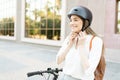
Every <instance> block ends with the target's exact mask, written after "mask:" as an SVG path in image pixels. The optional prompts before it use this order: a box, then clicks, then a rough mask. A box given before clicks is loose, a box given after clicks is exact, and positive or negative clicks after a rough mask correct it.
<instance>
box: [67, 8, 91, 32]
mask: <svg viewBox="0 0 120 80" xmlns="http://www.w3.org/2000/svg"><path fill="white" fill-rule="evenodd" d="M71 15H77V16H79V17H80V18H81V19H82V20H83V27H82V31H84V30H85V29H87V28H88V27H89V26H90V25H91V22H92V12H91V11H90V10H89V9H87V8H85V7H83V6H77V7H74V8H72V9H71V10H70V12H69V13H68V17H69V19H70V17H71Z"/></svg>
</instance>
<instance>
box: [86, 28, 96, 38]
mask: <svg viewBox="0 0 120 80" xmlns="http://www.w3.org/2000/svg"><path fill="white" fill-rule="evenodd" d="M85 31H86V33H87V34H91V35H93V36H98V35H97V34H96V33H95V32H94V31H93V30H92V29H91V28H90V27H88V28H87V29H86V30H85Z"/></svg>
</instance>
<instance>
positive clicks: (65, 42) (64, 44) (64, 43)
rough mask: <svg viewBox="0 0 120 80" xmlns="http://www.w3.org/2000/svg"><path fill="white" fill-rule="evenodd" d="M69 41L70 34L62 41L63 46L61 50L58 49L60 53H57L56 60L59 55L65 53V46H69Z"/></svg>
mask: <svg viewBox="0 0 120 80" xmlns="http://www.w3.org/2000/svg"><path fill="white" fill-rule="evenodd" d="M68 41H69V36H68V37H66V39H65V40H64V42H63V43H62V46H61V48H60V49H59V51H58V53H57V55H56V61H57V59H58V56H59V55H61V54H62V53H63V51H64V50H65V48H66V47H67V44H68Z"/></svg>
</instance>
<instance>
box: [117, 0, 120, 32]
mask: <svg viewBox="0 0 120 80" xmlns="http://www.w3.org/2000/svg"><path fill="white" fill-rule="evenodd" d="M117 6H118V7H117V9H118V10H117V11H118V16H117V33H119V34H120V0H118V5H117Z"/></svg>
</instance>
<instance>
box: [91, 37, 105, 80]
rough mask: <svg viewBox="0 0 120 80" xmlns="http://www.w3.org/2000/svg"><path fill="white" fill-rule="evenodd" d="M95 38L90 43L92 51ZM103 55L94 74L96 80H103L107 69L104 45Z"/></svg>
mask: <svg viewBox="0 0 120 80" xmlns="http://www.w3.org/2000/svg"><path fill="white" fill-rule="evenodd" d="M94 37H95V36H93V37H92V39H91V41H90V47H89V50H91V48H92V40H93V38H94ZM102 49H103V50H102V54H101V58H100V61H99V64H98V66H97V68H96V70H95V72H94V75H95V79H94V80H103V77H104V73H105V67H106V62H105V57H104V45H103V47H102Z"/></svg>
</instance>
